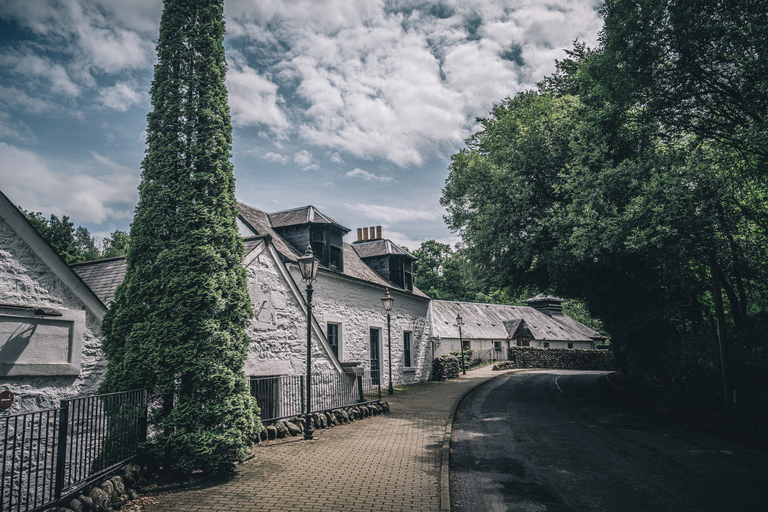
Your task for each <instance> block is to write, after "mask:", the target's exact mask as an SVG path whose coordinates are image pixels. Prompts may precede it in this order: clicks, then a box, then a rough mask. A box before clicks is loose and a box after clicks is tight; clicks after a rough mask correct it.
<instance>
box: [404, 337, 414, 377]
mask: <svg viewBox="0 0 768 512" xmlns="http://www.w3.org/2000/svg"><path fill="white" fill-rule="evenodd" d="M406 341H407V343H406ZM406 347H407V348H406ZM406 356H407V358H406ZM403 368H413V331H410V330H405V331H403Z"/></svg>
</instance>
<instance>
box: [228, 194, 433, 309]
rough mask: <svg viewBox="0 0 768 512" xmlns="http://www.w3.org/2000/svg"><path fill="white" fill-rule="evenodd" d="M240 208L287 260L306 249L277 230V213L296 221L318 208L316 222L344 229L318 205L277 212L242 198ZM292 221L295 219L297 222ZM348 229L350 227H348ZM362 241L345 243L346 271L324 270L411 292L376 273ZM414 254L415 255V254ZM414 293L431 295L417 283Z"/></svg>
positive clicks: (394, 246) (259, 233)
mask: <svg viewBox="0 0 768 512" xmlns="http://www.w3.org/2000/svg"><path fill="white" fill-rule="evenodd" d="M237 208H238V211H239V212H240V217H241V218H242V219H243V220H244V221H245V222H246V223H247V224H248V225H250V226H251V227H252V228H253V230H254V231H255V232H256V234H258V235H270V236H271V237H272V243H273V244H274V246H275V249H277V252H278V253H280V255H281V256H282V257H283V259H284V260H285V261H289V262H293V263H296V262H297V261H298V258H299V257H300V256H301V255H302V253H300V252H298V251H297V250H296V248H295V247H293V245H292V244H290V243H288V242H286V241H285V239H283V237H281V236H280V234H279V233H278V232H277V231H275V229H274V227H275V219H274V217H275V216H276V215H277V216H281V217H282V219H281V222H287V221H286V220H285V219H286V218H288V217H286V216H287V215H290V218H292V219H293V221H296V220H297V219H304V218H306V215H308V212H310V211H311V212H314V213H313V215H314V217H313V218H314V219H315V221H313V222H315V223H318V221H317V219H326V221H325V222H326V223H332V224H335V225H337V226H340V227H342V228H344V229H347V228H345V227H344V226H342V225H341V224H339V223H338V222H336V221H334V220H333V219H331V218H330V217H328V216H327V215H325V214H323V213H322V212H320V211H318V210H317V209H316V208H315V207H314V206H305V207H302V208H296V209H293V210H286V211H283V212H277V213H266V212H264V211H262V210H259V209H258V208H256V207H253V206H251V205H248V204H245V203H242V202H238V203H237ZM302 215H305V217H302ZM293 221H291V222H293ZM306 223H307V222H304V221H302V222H300V223H297V224H296V225H301V224H306ZM283 225H284V226H288V225H291V224H283ZM347 231H349V230H348V229H347ZM378 242H383V241H382V240H379V241H378ZM386 242H389V243H390V244H391V246H392V247H393V248H396V249H393V250H398V251H401V252H402V254H404V255H408V256H410V254H409V253H408V252H407V251H404V250H403V249H402V248H400V247H399V246H397V245H396V244H394V243H392V242H390V241H389V240H386ZM357 245H358V244H354V245H350V244H348V243H346V242H344V243H343V246H342V249H343V256H344V271H343V272H338V271H336V270H329V269H326V268H324V267H320V268H321V269H323V270H324V271H327V272H329V273H332V274H338V275H343V276H347V277H351V278H354V279H359V280H361V281H367V282H369V283H372V284H376V285H379V286H384V287H388V288H391V289H393V290H400V291H403V292H405V293H411V292H408V291H407V290H404V289H403V288H400V287H399V286H397V285H396V284H394V283H392V282H390V281H387V280H386V279H384V278H383V277H381V275H379V274H378V273H376V271H374V270H373V269H372V268H371V267H369V266H368V265H367V264H366V263H365V262H364V261H363V260H362V259H361V257H360V255H359V254H358V252H357V250H356V249H357V247H356V246H357ZM411 257H412V256H411ZM412 293H413V295H415V296H417V297H421V298H423V299H428V298H429V297H427V295H425V294H424V292H422V291H421V290H419V289H418V288H416V287H415V286H414V287H413V292H412Z"/></svg>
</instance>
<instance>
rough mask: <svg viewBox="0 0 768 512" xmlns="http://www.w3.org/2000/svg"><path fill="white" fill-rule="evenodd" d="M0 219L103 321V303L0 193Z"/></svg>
mask: <svg viewBox="0 0 768 512" xmlns="http://www.w3.org/2000/svg"><path fill="white" fill-rule="evenodd" d="M0 219H2V220H4V221H5V222H6V223H7V224H8V226H10V228H11V229H12V230H13V231H15V232H16V234H17V235H18V236H19V237H21V239H22V240H24V242H25V243H26V244H27V246H29V248H30V249H31V250H32V251H33V252H34V253H35V254H36V255H37V256H38V257H39V258H40V260H41V261H42V262H43V263H44V264H45V265H46V266H47V267H48V268H49V269H50V270H51V272H53V273H54V274H55V275H56V276H57V277H58V278H59V279H60V280H61V282H62V283H63V284H64V285H65V286H66V287H68V288H69V289H70V291H71V292H72V293H73V295H74V296H75V297H77V299H78V300H80V302H81V303H82V304H83V305H84V306H85V307H86V308H87V309H88V310H90V311H91V313H93V314H94V315H95V316H96V318H98V319H99V320H101V319H102V318H103V317H104V313H105V312H106V311H107V308H106V307H105V303H104V302H103V301H101V300H100V297H98V296H97V295H96V294H95V293H94V291H93V290H91V289H90V288H89V287H88V285H87V284H86V283H85V282H84V281H83V280H82V279H81V278H80V277H79V276H78V275H77V274H75V273H74V272H73V271H72V269H71V268H69V265H67V264H66V263H65V262H64V260H62V259H61V257H60V256H59V255H58V254H57V253H56V251H54V250H53V248H52V247H51V246H50V245H49V244H48V242H46V241H45V239H43V237H42V236H41V235H40V233H38V232H37V230H36V229H35V227H34V226H33V225H32V224H31V223H30V222H29V221H28V220H27V218H26V217H24V215H22V213H21V212H20V211H19V209H18V208H17V207H16V206H15V205H14V204H13V203H12V202H11V201H10V200H9V199H8V197H6V195H5V194H3V193H2V192H0Z"/></svg>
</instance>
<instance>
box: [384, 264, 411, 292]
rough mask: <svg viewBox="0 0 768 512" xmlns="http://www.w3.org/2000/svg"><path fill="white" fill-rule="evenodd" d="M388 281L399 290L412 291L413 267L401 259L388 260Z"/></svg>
mask: <svg viewBox="0 0 768 512" xmlns="http://www.w3.org/2000/svg"><path fill="white" fill-rule="evenodd" d="M389 280H390V281H392V282H393V283H395V284H396V285H397V286H399V287H400V288H403V289H405V290H409V291H413V265H412V264H411V261H410V260H406V259H405V258H403V257H398V256H392V257H390V258H389Z"/></svg>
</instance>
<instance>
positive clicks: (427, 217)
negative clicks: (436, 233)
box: [343, 203, 445, 224]
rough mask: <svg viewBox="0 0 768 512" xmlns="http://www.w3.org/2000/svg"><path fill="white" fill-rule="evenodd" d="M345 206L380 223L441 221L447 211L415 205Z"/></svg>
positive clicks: (363, 204)
mask: <svg viewBox="0 0 768 512" xmlns="http://www.w3.org/2000/svg"><path fill="white" fill-rule="evenodd" d="M343 206H344V207H345V208H346V209H347V210H349V211H350V212H354V214H355V215H357V216H358V217H362V218H364V219H370V220H372V221H374V222H378V223H379V224H382V223H383V221H384V220H386V222H387V223H389V224H398V223H401V222H407V223H415V222H431V221H435V220H438V221H439V220H442V218H443V214H444V213H445V210H443V209H442V208H424V207H415V206H390V205H383V204H371V203H344V205H343Z"/></svg>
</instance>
